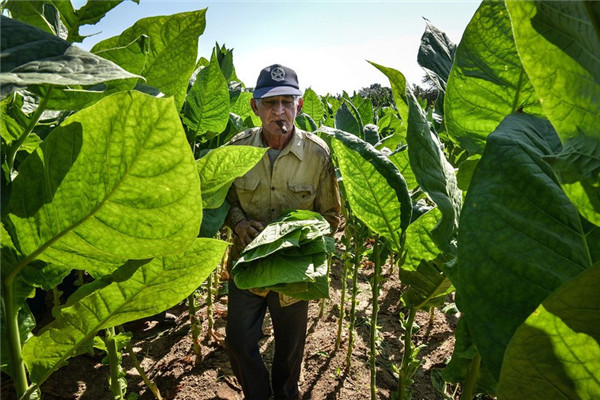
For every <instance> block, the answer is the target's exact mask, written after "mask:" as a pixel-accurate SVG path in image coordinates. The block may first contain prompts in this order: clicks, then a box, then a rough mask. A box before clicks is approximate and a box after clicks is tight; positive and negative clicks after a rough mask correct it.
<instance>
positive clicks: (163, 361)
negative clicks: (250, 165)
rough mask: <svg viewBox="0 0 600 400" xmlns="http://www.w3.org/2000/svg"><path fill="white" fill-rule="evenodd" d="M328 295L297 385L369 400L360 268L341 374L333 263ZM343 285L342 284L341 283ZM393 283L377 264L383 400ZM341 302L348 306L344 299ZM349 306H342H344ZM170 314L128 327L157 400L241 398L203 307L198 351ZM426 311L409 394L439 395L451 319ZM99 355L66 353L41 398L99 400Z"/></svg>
mask: <svg viewBox="0 0 600 400" xmlns="http://www.w3.org/2000/svg"><path fill="white" fill-rule="evenodd" d="M331 272H332V273H331V277H332V279H331V299H329V300H327V301H326V302H325V305H324V308H323V314H322V315H321V316H320V315H319V314H320V311H321V304H320V302H318V301H313V302H311V304H310V307H309V323H308V337H307V342H306V349H305V355H304V365H303V372H302V377H301V382H300V387H301V390H302V392H303V393H304V394H303V399H304V400H308V399H314V400H324V399H331V400H333V399H370V397H371V385H370V379H371V378H370V370H369V343H370V331H369V329H370V328H369V320H370V316H371V307H372V304H371V287H370V284H369V282H368V276H369V273H370V272H371V271H369V269H368V268H367V267H365V268H363V269H362V270H361V274H360V276H359V287H360V293H359V296H358V305H357V327H356V335H355V345H354V347H353V349H352V353H351V359H352V362H351V366H350V368H349V370H348V371H347V372H345V371H346V352H347V342H348V331H347V326H348V323H347V316H346V321H345V323H344V330H343V336H342V341H341V344H340V348H339V349H338V350H337V351H336V349H335V344H336V336H337V330H338V319H339V313H340V309H339V304H340V293H341V290H340V289H341V276H342V274H343V272H342V268H341V266H340V263H339V262H334V264H333V266H332V271H331ZM348 284H350V281H348ZM402 290H403V287H402V286H401V284H400V282H399V280H398V277H397V270H396V271H392V270H391V269H390V267H389V266H386V267H384V277H383V283H382V287H381V292H380V297H379V305H380V312H379V318H378V325H379V326H380V329H379V336H380V337H379V338H380V339H381V340H380V342H379V343H380V344H379V354H378V356H377V380H376V382H377V384H376V386H377V397H378V398H379V399H391V398H392V393H393V392H394V391H395V390H396V388H397V378H396V377H394V372H393V371H394V365H399V364H400V359H401V357H402V355H401V354H402V348H403V346H402V343H401V342H400V340H401V335H402V333H403V330H402V329H401V325H400V322H399V313H400V311H403V310H402V306H401V303H400V295H401V294H402ZM346 304H350V302H349V301H347V302H346ZM348 307H349V306H348ZM214 310H215V336H216V337H217V338H218V337H223V336H224V334H225V320H226V314H227V296H226V295H221V296H219V298H218V299H217V301H216V303H215V305H214ZM169 311H170V312H171V313H173V314H175V315H176V316H177V320H176V324H175V325H173V326H171V327H169V328H166V329H165V328H164V327H161V326H159V325H157V323H156V322H143V323H141V322H139V323H137V324H135V323H133V324H130V326H128V328H129V329H131V331H132V332H133V334H134V336H133V340H132V343H133V346H134V351H135V352H136V356H137V358H138V360H140V362H141V365H142V367H143V368H144V370H145V371H146V372H147V374H148V376H149V378H150V380H152V381H153V382H154V383H155V384H156V385H157V386H158V388H159V390H160V393H161V395H162V397H163V398H164V399H165V400H167V399H168V400H209V399H210V400H217V399H223V400H225V399H228V400H238V399H240V400H241V399H242V398H243V396H242V394H241V390H240V387H239V385H238V383H237V381H236V379H235V377H234V376H233V375H232V371H231V368H230V366H229V361H228V358H227V353H226V349H225V348H224V347H223V346H222V344H220V343H219V340H215V339H214V337H209V336H210V335H209V334H208V327H207V326H208V324H207V318H206V305H203V306H202V307H201V308H200V310H199V311H198V313H197V315H198V317H199V318H201V319H203V331H202V337H203V338H204V339H203V340H202V348H201V355H200V356H196V354H195V353H194V352H193V346H192V339H191V334H190V321H189V314H188V310H187V306H186V304H185V302H182V303H181V304H179V305H178V306H176V307H174V308H172V309H171V310H169ZM429 317H430V316H429V314H428V313H426V312H419V313H418V314H417V318H416V323H417V324H418V325H419V327H420V328H419V330H418V331H417V332H416V333H415V334H414V336H413V340H414V342H415V343H416V345H417V346H419V345H422V346H423V348H422V349H421V351H420V353H419V357H418V358H420V359H422V365H421V367H420V368H419V370H418V372H417V373H416V375H415V377H414V380H415V382H414V384H413V385H412V391H413V399H415V400H421V399H422V400H436V399H444V396H442V395H441V394H440V393H438V392H437V391H436V389H434V387H433V385H432V383H431V372H432V371H433V370H434V369H439V368H443V366H444V363H445V362H446V361H447V359H449V358H450V356H451V354H452V350H453V347H454V335H453V333H454V329H455V327H456V317H455V316H454V315H452V314H449V315H446V314H443V313H442V312H440V310H437V309H436V310H435V318H434V322H433V324H432V325H430V324H429ZM264 331H265V337H264V338H263V340H262V341H261V350H262V354H263V357H264V360H265V363H266V364H267V367H270V361H271V358H272V353H273V337H272V335H271V334H270V327H269V319H268V318H266V320H265V327H264ZM102 357H103V356H102V355H101V354H94V355H89V354H86V355H81V356H78V357H75V358H72V359H71V360H70V361H69V364H68V365H67V366H65V367H63V368H61V369H59V370H58V371H56V372H55V373H54V374H53V375H52V376H51V377H50V379H49V380H48V381H46V382H45V383H44V384H43V385H42V394H43V396H42V398H43V399H48V400H54V399H56V400H58V399H76V400H104V399H107V400H108V399H112V396H111V393H110V391H109V386H108V366H107V365H105V364H103V363H102V362H101V361H102ZM123 366H124V368H125V369H126V371H127V381H128V392H129V393H134V394H137V395H139V399H140V400H151V399H154V398H155V397H154V396H153V394H152V393H151V391H150V390H149V389H148V387H147V386H146V384H145V383H144V382H143V380H142V379H141V377H140V375H139V373H138V372H137V371H136V369H135V368H134V366H133V363H132V359H131V356H130V355H129V354H127V353H124V354H123ZM2 378H3V379H2V399H7V400H8V399H15V398H16V395H15V394H14V389H13V387H12V382H11V380H10V379H8V378H7V377H6V375H3V376H2Z"/></svg>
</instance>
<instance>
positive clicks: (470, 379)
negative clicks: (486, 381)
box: [460, 353, 481, 400]
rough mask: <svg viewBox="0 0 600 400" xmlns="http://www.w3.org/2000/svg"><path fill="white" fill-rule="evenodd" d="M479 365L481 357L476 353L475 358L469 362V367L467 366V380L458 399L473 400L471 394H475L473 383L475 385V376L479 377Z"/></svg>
mask: <svg viewBox="0 0 600 400" xmlns="http://www.w3.org/2000/svg"><path fill="white" fill-rule="evenodd" d="M480 365H481V355H480V354H479V353H477V354H476V355H475V357H473V359H472V360H471V365H470V366H469V374H468V375H467V380H466V381H465V383H464V386H463V392H462V395H461V396H460V398H461V399H462V400H471V399H472V398H473V394H474V393H475V383H477V376H478V375H479V366H480Z"/></svg>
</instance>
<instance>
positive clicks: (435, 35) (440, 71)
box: [417, 20, 456, 90]
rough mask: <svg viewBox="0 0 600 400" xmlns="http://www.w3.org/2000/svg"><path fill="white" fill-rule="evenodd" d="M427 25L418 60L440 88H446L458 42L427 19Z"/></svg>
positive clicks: (422, 37)
mask: <svg viewBox="0 0 600 400" xmlns="http://www.w3.org/2000/svg"><path fill="white" fill-rule="evenodd" d="M425 21H426V23H427V26H426V28H425V32H424V33H423V36H421V45H420V46H419V53H418V54H417V62H418V63H419V65H420V66H421V67H422V68H423V69H424V70H425V72H426V73H427V74H428V75H429V76H430V77H431V80H432V81H433V82H434V83H435V84H436V86H437V87H438V89H440V90H446V82H448V77H449V76H450V70H451V69H452V63H453V61H454V54H455V53H456V44H454V43H453V42H452V41H451V40H450V38H448V36H447V35H446V34H445V33H444V32H442V31H441V30H439V29H438V28H436V27H435V26H434V25H433V24H432V23H431V22H429V21H427V20H425Z"/></svg>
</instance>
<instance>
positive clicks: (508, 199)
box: [453, 114, 600, 377]
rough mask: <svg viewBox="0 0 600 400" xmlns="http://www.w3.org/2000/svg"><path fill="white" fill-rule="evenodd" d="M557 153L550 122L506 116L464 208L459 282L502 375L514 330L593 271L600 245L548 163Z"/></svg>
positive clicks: (479, 339)
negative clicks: (564, 286)
mask: <svg viewBox="0 0 600 400" xmlns="http://www.w3.org/2000/svg"><path fill="white" fill-rule="evenodd" d="M559 150H560V142H559V139H558V136H557V135H556V133H555V131H554V129H553V128H552V126H551V125H550V123H549V122H547V121H545V120H542V119H538V118H535V117H532V116H528V115H525V114H513V115H510V116H508V117H507V118H506V119H505V120H504V121H503V122H502V123H501V124H500V125H499V126H498V129H496V131H495V132H493V133H492V134H491V135H490V136H489V137H488V140H487V146H486V148H485V151H484V153H483V156H482V157H481V160H480V161H479V164H478V166H477V168H476V170H475V173H474V174H473V178H472V181H471V185H470V187H469V191H468V194H467V198H466V200H465V205H464V207H463V210H462V215H461V220H460V227H459V234H458V264H457V266H456V268H457V269H458V276H457V278H458V279H453V283H454V285H455V286H456V288H457V291H458V292H459V293H460V303H459V304H458V305H459V308H460V309H461V310H462V311H463V312H464V313H465V317H466V318H467V322H468V325H469V329H470V331H471V333H472V334H473V337H474V341H475V343H476V344H477V348H478V349H479V351H480V352H481V355H482V358H483V360H485V361H487V362H489V366H490V368H491V370H492V372H493V373H494V376H496V377H497V376H498V375H499V372H500V368H501V365H502V359H503V356H504V352H505V349H506V346H507V345H508V342H509V340H510V338H511V337H512V336H513V335H514V332H515V330H516V329H517V328H518V327H519V326H520V325H521V324H522V323H524V322H525V319H526V318H527V317H528V316H529V315H530V314H531V313H532V312H533V311H534V310H535V309H536V308H537V306H538V305H539V304H540V303H541V302H542V301H543V300H544V299H545V298H546V297H547V296H548V295H550V294H551V293H552V292H553V291H554V290H556V289H557V288H558V287H559V286H560V285H561V284H563V283H565V282H567V281H569V280H570V279H573V278H574V277H575V276H577V275H578V274H579V273H581V272H582V271H583V270H585V269H586V268H589V267H590V263H591V254H593V253H595V252H596V251H595V250H592V249H593V248H596V247H597V246H598V243H600V241H596V240H595V239H596V238H597V236H598V234H597V231H598V229H597V228H594V227H591V226H589V224H587V223H586V222H585V221H583V220H582V219H581V217H580V216H579V214H578V212H577V210H576V209H575V207H574V206H573V204H572V203H571V202H570V201H569V199H568V198H567V197H566V195H565V194H564V192H563V190H562V189H561V187H560V185H559V184H558V183H557V182H556V179H555V177H554V173H553V171H552V169H551V168H550V166H549V165H548V164H547V163H545V162H544V161H543V158H544V157H545V156H548V155H553V154H556V153H557V152H558V151H559ZM490 326H494V329H490Z"/></svg>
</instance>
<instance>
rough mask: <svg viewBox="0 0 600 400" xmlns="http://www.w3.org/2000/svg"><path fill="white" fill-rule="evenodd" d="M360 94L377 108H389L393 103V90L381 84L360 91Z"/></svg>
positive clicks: (374, 84)
mask: <svg viewBox="0 0 600 400" xmlns="http://www.w3.org/2000/svg"><path fill="white" fill-rule="evenodd" d="M358 94H359V95H360V96H362V97H364V98H367V99H369V100H371V103H372V104H373V106H374V107H377V108H381V107H388V106H391V105H392V103H393V95H392V89H390V88H388V87H383V86H381V85H380V84H379V83H373V84H372V85H371V86H369V87H364V88H362V89H360V90H359V91H358Z"/></svg>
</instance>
